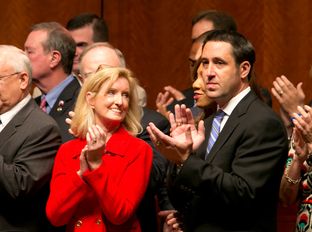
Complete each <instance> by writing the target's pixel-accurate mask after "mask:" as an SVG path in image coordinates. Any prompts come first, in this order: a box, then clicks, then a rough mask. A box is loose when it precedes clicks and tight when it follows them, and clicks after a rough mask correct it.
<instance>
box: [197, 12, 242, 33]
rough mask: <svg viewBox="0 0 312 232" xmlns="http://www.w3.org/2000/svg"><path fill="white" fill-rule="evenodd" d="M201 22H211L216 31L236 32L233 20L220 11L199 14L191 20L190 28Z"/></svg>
mask: <svg viewBox="0 0 312 232" xmlns="http://www.w3.org/2000/svg"><path fill="white" fill-rule="evenodd" d="M201 20H207V21H211V22H212V23H213V26H214V29H216V30H227V31H237V26H236V22H235V20H234V18H233V17H232V16H230V15H228V14H226V13H225V12H222V11H217V10H207V11H202V12H199V13H198V14H197V15H195V17H194V18H193V19H192V26H194V25H195V24H196V23H197V22H199V21H201Z"/></svg>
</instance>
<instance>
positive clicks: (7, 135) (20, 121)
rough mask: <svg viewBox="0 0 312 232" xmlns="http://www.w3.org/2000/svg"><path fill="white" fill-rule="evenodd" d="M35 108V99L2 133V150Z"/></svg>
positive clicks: (0, 142)
mask: <svg viewBox="0 0 312 232" xmlns="http://www.w3.org/2000/svg"><path fill="white" fill-rule="evenodd" d="M34 107H35V102H34V100H33V99H31V100H30V101H29V102H28V103H27V104H26V105H25V106H24V107H23V108H22V109H21V110H20V111H19V112H18V113H17V114H16V115H15V116H14V117H13V118H12V120H11V121H10V122H9V123H8V124H7V125H6V126H5V128H4V129H3V130H2V131H1V132H0V149H1V148H2V146H3V145H4V144H5V142H6V141H7V140H8V139H9V138H10V137H11V136H12V135H14V134H15V133H16V131H17V129H16V128H17V127H19V126H20V125H22V124H23V122H24V121H25V119H26V118H27V117H28V116H29V114H30V113H31V111H32V110H33V109H34Z"/></svg>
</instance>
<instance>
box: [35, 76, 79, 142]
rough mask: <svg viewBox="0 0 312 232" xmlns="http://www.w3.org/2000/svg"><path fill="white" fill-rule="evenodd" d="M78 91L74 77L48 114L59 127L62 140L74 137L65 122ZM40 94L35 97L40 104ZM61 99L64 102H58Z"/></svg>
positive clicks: (73, 105) (72, 107)
mask: <svg viewBox="0 0 312 232" xmlns="http://www.w3.org/2000/svg"><path fill="white" fill-rule="evenodd" d="M79 91H80V84H79V82H78V81H77V79H76V78H74V80H72V81H71V82H70V83H69V84H68V85H67V86H66V87H65V88H64V90H63V91H62V92H61V94H60V96H58V98H57V100H56V102H55V104H54V106H53V107H52V109H51V111H50V113H49V115H50V116H51V117H52V118H54V120H55V121H56V122H57V124H58V125H59V127H60V130H61V135H62V142H63V143H64V142H66V141H68V140H71V139H73V138H74V137H73V136H72V135H71V134H70V133H69V132H68V129H69V125H68V124H67V123H66V122H65V119H66V118H68V113H69V111H72V110H73V109H74V107H75V103H76V99H77V97H78V94H79ZM40 101H41V96H39V97H37V98H36V102H37V103H38V104H40ZM61 101H63V102H64V104H63V105H62V104H60V102H61Z"/></svg>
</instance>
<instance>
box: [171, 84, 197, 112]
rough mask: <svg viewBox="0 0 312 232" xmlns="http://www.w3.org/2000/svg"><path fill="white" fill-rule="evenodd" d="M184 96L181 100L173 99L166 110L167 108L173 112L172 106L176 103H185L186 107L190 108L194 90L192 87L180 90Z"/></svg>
mask: <svg viewBox="0 0 312 232" xmlns="http://www.w3.org/2000/svg"><path fill="white" fill-rule="evenodd" d="M182 93H183V95H184V96H185V98H184V99H183V100H180V101H177V100H174V101H173V102H172V103H171V104H170V105H168V106H167V110H169V111H170V112H172V113H175V112H174V106H175V105H176V104H178V105H182V104H184V105H186V107H187V108H192V107H193V106H194V90H193V88H188V89H185V90H183V91H182Z"/></svg>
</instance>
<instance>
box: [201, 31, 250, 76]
mask: <svg viewBox="0 0 312 232" xmlns="http://www.w3.org/2000/svg"><path fill="white" fill-rule="evenodd" d="M209 41H217V42H218V41H220V42H226V43H229V44H231V46H232V47H233V56H234V59H235V62H236V64H237V65H240V64H241V63H242V62H244V61H248V62H249V63H250V72H249V74H248V80H250V79H251V75H252V69H253V65H254V63H255V61H256V53H255V49H254V47H253V45H252V44H251V43H250V42H249V41H248V40H247V39H246V38H245V37H244V36H243V35H242V34H240V33H238V32H236V31H225V30H213V31H211V32H210V33H208V34H207V36H206V38H205V40H204V42H203V47H204V46H205V44H206V43H207V42H209Z"/></svg>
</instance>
